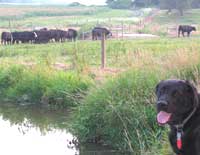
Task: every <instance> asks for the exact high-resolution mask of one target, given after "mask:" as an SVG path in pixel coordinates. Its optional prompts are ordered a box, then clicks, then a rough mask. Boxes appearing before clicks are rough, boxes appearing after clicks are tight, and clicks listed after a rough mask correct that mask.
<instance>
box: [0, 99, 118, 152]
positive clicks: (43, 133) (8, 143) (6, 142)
mask: <svg viewBox="0 0 200 155" xmlns="http://www.w3.org/2000/svg"><path fill="white" fill-rule="evenodd" d="M69 119H70V112H69V111H67V110H53V109H49V108H46V107H41V106H36V105H34V106H19V105H15V104H10V103H0V137H1V140H0V146H1V149H0V154H6V155H15V154H16V155H18V154H20V155H27V154H29V155H36V154H38V155H42V154H48V155H94V154H98V155H107V154H109V155H120V153H119V152H115V151H113V150H112V149H109V148H106V147H102V146H98V145H91V144H88V145H85V146H79V147H77V146H76V147H75V146H74V144H73V143H71V142H72V140H73V139H74V138H75V137H74V136H73V135H72V134H71V133H70V132H69V131H68V122H69Z"/></svg>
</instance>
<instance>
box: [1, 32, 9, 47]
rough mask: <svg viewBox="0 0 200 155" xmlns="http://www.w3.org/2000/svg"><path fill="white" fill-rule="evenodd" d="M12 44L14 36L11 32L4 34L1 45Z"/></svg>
mask: <svg viewBox="0 0 200 155" xmlns="http://www.w3.org/2000/svg"><path fill="white" fill-rule="evenodd" d="M11 42H12V35H11V33H10V32H2V34H1V44H4V45H6V44H11Z"/></svg>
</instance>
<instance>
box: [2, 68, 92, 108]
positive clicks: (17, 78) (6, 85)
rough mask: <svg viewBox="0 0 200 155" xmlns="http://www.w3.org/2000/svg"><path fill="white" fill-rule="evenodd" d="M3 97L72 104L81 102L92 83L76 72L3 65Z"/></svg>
mask: <svg viewBox="0 0 200 155" xmlns="http://www.w3.org/2000/svg"><path fill="white" fill-rule="evenodd" d="M0 67H1V69H0V83H1V84H0V92H1V93H0V98H1V101H4V102H5V101H6V102H8V101H9V102H13V103H19V104H21V103H22V104H26V103H27V104H30V103H35V104H39V103H40V104H45V105H51V106H52V107H69V106H75V105H77V104H79V103H80V102H79V101H80V99H81V98H82V97H83V96H84V94H85V93H86V91H87V89H88V87H89V86H90V85H91V81H90V80H89V78H86V77H83V76H82V77H80V76H79V75H78V74H76V73H75V72H67V73H66V72H63V71H55V70H53V69H51V68H48V67H42V66H35V67H32V68H31V70H30V68H28V67H25V66H22V65H14V66H13V65H12V66H5V65H1V66H0Z"/></svg>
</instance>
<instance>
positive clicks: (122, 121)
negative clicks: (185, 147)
mask: <svg viewBox="0 0 200 155" xmlns="http://www.w3.org/2000/svg"><path fill="white" fill-rule="evenodd" d="M199 58H200V54H199V50H198V49H196V48H185V49H177V50H175V51H173V52H166V53H157V56H155V53H151V52H144V53H143V52H141V53H137V57H136V58H135V61H133V62H132V63H131V65H132V66H133V68H132V69H131V70H130V71H129V72H125V73H122V74H120V75H119V76H118V77H117V78H114V79H110V80H108V81H107V82H106V83H104V84H103V85H102V86H100V87H96V88H95V89H92V90H91V91H90V93H89V95H88V96H87V97H86V98H85V99H84V104H82V105H81V106H80V107H79V108H78V109H77V113H76V114H75V120H74V122H73V123H72V131H73V132H74V134H75V135H76V136H77V137H78V139H80V141H81V142H95V143H100V144H106V145H109V146H112V147H114V148H115V149H117V150H123V151H127V150H128V151H131V152H133V154H136V155H137V154H138V155H141V154H145V155H148V154H152V153H153V154H161V152H162V154H169V152H170V151H169V150H170V149H169V150H168V149H165V147H166V146H168V143H167V138H163V137H162V135H163V134H165V132H166V131H165V130H163V129H162V128H160V127H158V126H157V124H156V121H155V119H156V118H155V117H156V110H155V107H154V106H155V105H154V102H155V95H154V88H155V86H156V84H157V83H158V82H159V81H160V80H162V79H166V78H181V79H188V80H191V81H194V82H198V80H199V78H198V77H199V75H200V70H199V69H200V67H199V64H200V61H199ZM163 131H164V132H163ZM161 142H163V143H161Z"/></svg>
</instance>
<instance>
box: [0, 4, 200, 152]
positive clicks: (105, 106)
mask: <svg viewBox="0 0 200 155" xmlns="http://www.w3.org/2000/svg"><path fill="white" fill-rule="evenodd" d="M7 9H8V10H9V11H8V13H4V12H5V10H7ZM0 10H1V11H0V12H3V13H2V14H0V23H1V24H0V28H1V30H9V29H12V30H15V29H16V30H23V29H33V27H43V26H44V27H48V28H55V27H58V28H63V29H65V28H68V27H76V28H77V29H79V30H80V29H84V30H85V31H86V30H87V29H88V30H89V27H92V26H94V25H96V24H97V23H98V24H102V25H107V24H113V25H115V26H117V25H118V24H119V23H120V22H121V21H122V19H123V20H124V23H126V24H133V25H134V26H135V25H137V24H138V21H139V20H141V19H142V20H144V21H147V19H150V20H148V24H147V25H146V23H145V24H144V27H143V28H142V29H140V31H141V32H145V33H151V34H156V35H159V37H157V38H151V39H149V38H144V39H138V38H136V39H129V40H126V39H124V40H120V39H115V38H112V39H108V40H106V62H107V63H106V67H105V68H104V69H101V68H100V65H101V62H100V61H101V55H100V52H101V45H100V41H90V40H87V41H86V40H78V41H77V42H64V43H48V44H18V45H10V46H9V45H7V46H3V45H1V46H0V100H1V101H3V102H9V103H10V102H13V103H17V104H21V103H23V105H28V104H33V103H38V104H44V105H45V106H52V107H54V108H70V107H73V113H74V114H73V117H72V118H74V119H73V121H72V122H71V124H70V129H71V132H72V133H73V134H74V135H75V136H77V137H78V139H79V140H80V142H81V143H85V142H93V143H98V144H103V145H109V146H111V147H113V148H115V149H117V150H121V151H130V152H134V153H136V154H139V155H141V154H144V155H152V154H154V155H159V154H162V155H168V154H170V149H169V144H168V141H167V136H166V135H167V134H166V130H164V129H163V128H160V127H158V125H157V123H156V122H155V115H156V112H155V107H154V102H155V95H154V89H155V85H156V84H157V83H158V82H159V81H160V80H162V79H166V78H181V79H188V80H190V81H192V82H194V83H195V84H198V83H199V82H200V81H199V76H200V61H199V60H200V38H199V37H198V36H199V35H198V31H197V32H196V33H195V34H194V36H193V37H191V38H176V37H174V38H172V37H171V36H170V35H169V34H168V33H167V30H166V29H167V27H168V26H171V23H172V25H173V24H174V21H175V20H177V24H179V23H186V24H193V23H194V24H199V23H198V20H197V19H198V17H199V12H198V10H192V11H191V12H190V11H188V12H187V14H186V16H184V17H183V18H182V19H180V18H178V17H176V15H175V14H171V15H167V16H164V13H165V12H164V11H158V12H156V14H155V15H154V16H153V17H152V16H151V13H152V12H151V10H153V9H144V10H142V11H141V10H140V13H141V12H142V15H141V16H140V17H139V18H137V13H138V12H137V13H136V12H134V11H128V10H112V9H108V8H106V7H97V8H95V9H94V8H93V7H84V8H66V7H62V6H56V7H55V6H54V7H53V6H48V7H38V6H34V7H30V6H23V7H22V6H17V7H13V6H7V5H6V6H1V7H0ZM149 10H150V11H149ZM171 16H173V17H174V18H171ZM152 18H153V19H152ZM179 19H180V20H179ZM9 21H10V26H9ZM119 21H120V22H119ZM195 21H196V23H195ZM159 24H160V25H159ZM158 25H159V26H158ZM173 26H174V25H173ZM168 35H169V36H168ZM163 135H164V136H163Z"/></svg>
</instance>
